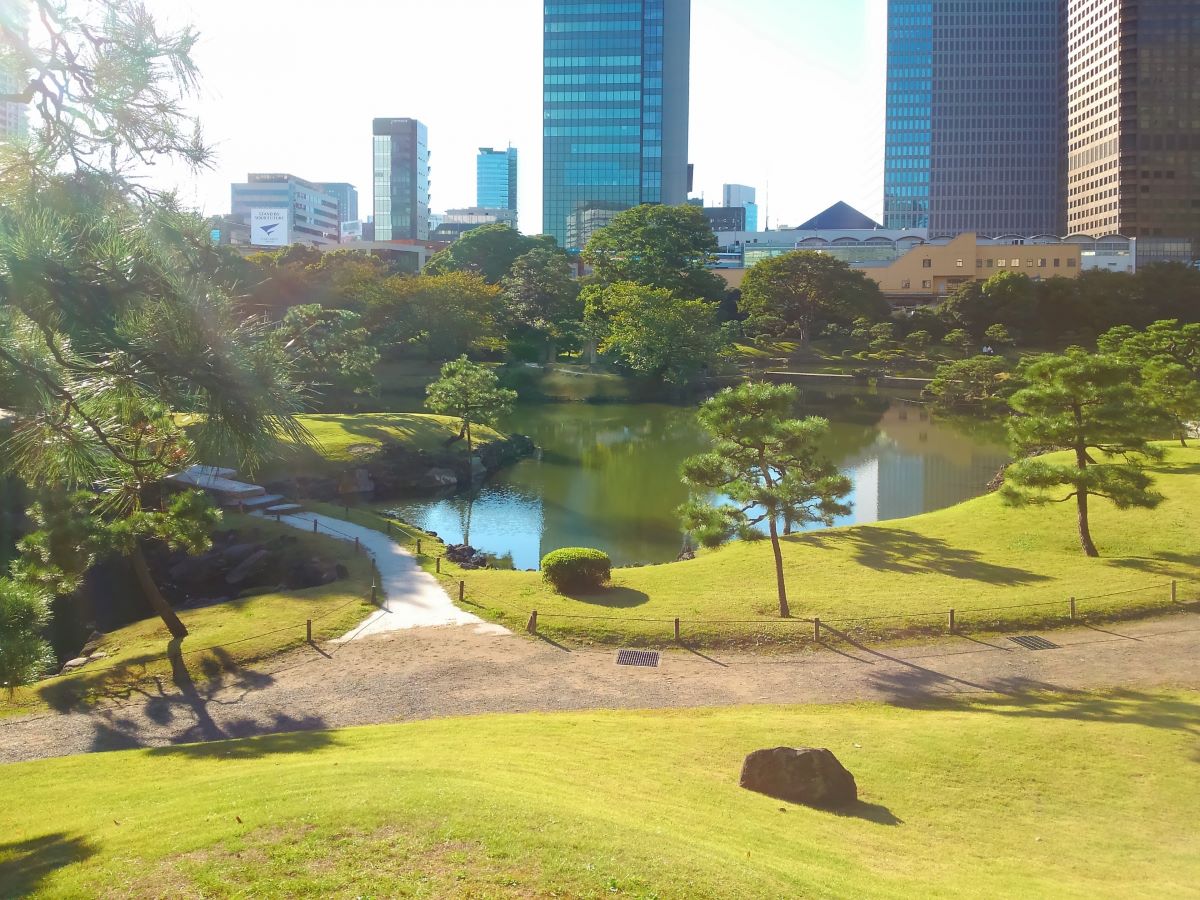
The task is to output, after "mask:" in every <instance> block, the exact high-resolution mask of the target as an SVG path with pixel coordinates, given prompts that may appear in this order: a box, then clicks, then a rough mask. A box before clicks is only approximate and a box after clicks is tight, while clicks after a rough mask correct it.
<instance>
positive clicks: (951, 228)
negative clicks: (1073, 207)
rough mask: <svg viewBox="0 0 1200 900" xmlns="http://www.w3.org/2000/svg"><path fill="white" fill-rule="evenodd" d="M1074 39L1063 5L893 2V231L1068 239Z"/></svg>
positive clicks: (889, 220) (1023, 0) (888, 221)
mask: <svg viewBox="0 0 1200 900" xmlns="http://www.w3.org/2000/svg"><path fill="white" fill-rule="evenodd" d="M1080 5H1085V4H1084V3H1082V2H1081V3H1080ZM1088 5H1094V3H1093V2H1092V0H1088ZM1064 38H1065V30H1064V22H1063V3H1062V0H986V2H985V0H971V2H963V0H889V2H888V58H887V123H886V134H887V138H886V143H887V149H886V153H885V161H884V225H885V227H887V228H928V229H929V233H930V234H931V235H933V236H938V235H953V234H959V233H961V232H964V231H976V232H981V233H984V234H989V235H996V234H1005V233H1008V234H1023V235H1034V234H1057V233H1059V232H1060V230H1061V229H1062V227H1063V223H1064V219H1065V210H1064V209H1063V198H1064V190H1063V181H1064V176H1065V157H1064V153H1063V140H1064V133H1063V132H1064V128H1063V123H1064V118H1065V116H1064V105H1065V104H1064V100H1065V92H1064V76H1065V65H1064V58H1065V40H1064Z"/></svg>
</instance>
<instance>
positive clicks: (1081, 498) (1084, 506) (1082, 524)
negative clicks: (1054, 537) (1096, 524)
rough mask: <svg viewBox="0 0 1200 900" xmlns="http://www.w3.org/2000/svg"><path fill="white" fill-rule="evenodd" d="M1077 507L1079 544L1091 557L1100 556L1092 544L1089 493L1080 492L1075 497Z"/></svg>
mask: <svg viewBox="0 0 1200 900" xmlns="http://www.w3.org/2000/svg"><path fill="white" fill-rule="evenodd" d="M1075 505H1076V506H1077V507H1078V509H1079V543H1080V544H1082V545H1083V552H1084V553H1086V554H1087V555H1088V556H1091V557H1096V556H1099V555H1100V551H1099V550H1097V549H1096V545H1095V544H1094V543H1092V529H1091V527H1090V526H1089V525H1088V494H1087V491H1080V492H1079V493H1078V494H1076V495H1075Z"/></svg>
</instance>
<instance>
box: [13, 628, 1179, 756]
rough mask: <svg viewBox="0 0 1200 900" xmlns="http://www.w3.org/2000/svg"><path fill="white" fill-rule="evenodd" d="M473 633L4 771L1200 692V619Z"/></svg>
mask: <svg viewBox="0 0 1200 900" xmlns="http://www.w3.org/2000/svg"><path fill="white" fill-rule="evenodd" d="M474 631H475V630H474V629H472V628H454V627H449V628H422V629H413V630H405V631H396V632H391V633H388V634H382V635H377V636H374V637H371V638H369V639H366V640H361V641H354V642H350V643H343V644H331V645H327V646H326V647H324V648H320V649H318V648H304V649H302V650H298V651H295V652H293V653H290V654H287V655H284V656H281V657H277V658H275V659H274V660H271V661H268V662H267V663H265V664H264V665H263V666H262V667H260V668H250V669H238V670H234V671H230V672H227V673H225V674H224V675H223V676H222V677H221V678H219V679H217V680H214V681H209V682H204V683H200V684H191V683H187V684H183V685H176V684H173V683H171V681H170V680H169V679H163V680H162V682H160V683H159V684H158V685H157V686H156V685H154V684H151V685H149V686H148V687H145V688H144V689H143V690H141V691H138V692H136V693H134V694H132V695H131V696H130V697H129V698H128V699H127V700H124V701H122V702H120V703H118V704H114V705H111V706H107V707H104V708H99V709H95V710H89V711H86V712H75V713H68V714H46V715H40V716H32V717H27V718H24V719H9V720H0V761H5V762H12V761H17V760H24V759H36V758H41V757H47V756H60V755H65V754H71V753H82V752H88V751H96V750H113V749H122V748H127V747H142V746H161V745H166V744H176V743H190V742H195V741H206V740H220V739H223V738H230V737H243V736H247V735H254V734H265V733H271V732H279V731H296V730H307V729H320V728H335V727H342V726H347V725H364V724H371V723H382V722H397V721H404V720H411V719H423V718H430V717H437V716H456V715H474V714H480V713H494V712H526V711H552V710H580V709H598V708H622V709H631V708H632V709H641V708H662V707H696V706H724V705H736V704H747V703H781V704H782V703H813V702H842V701H850V700H885V701H894V702H906V701H912V700H914V699H921V698H928V697H935V696H939V695H945V694H970V693H985V692H1009V693H1016V692H1023V691H1036V690H1053V691H1079V690H1089V689H1100V688H1121V689H1125V690H1131V691H1132V690H1139V689H1148V688H1154V687H1161V686H1164V685H1177V686H1182V687H1191V688H1200V614H1194V613H1188V614H1180V615H1175V616H1171V617H1168V618H1163V619H1157V620H1151V621H1142V622H1137V623H1128V624H1122V625H1115V626H1107V625H1106V626H1103V627H1095V628H1086V627H1085V628H1077V629H1072V630H1069V631H1055V632H1049V633H1048V634H1047V635H1046V636H1047V637H1048V638H1049V639H1050V640H1052V641H1053V642H1054V643H1056V644H1059V645H1060V648H1059V649H1054V650H1042V651H1030V650H1025V649H1022V648H1020V647H1018V646H1017V645H1015V644H1013V643H1012V642H1010V641H1009V640H1007V639H1005V638H986V639H981V638H968V637H961V638H946V639H943V640H939V641H936V642H931V643H928V644H922V645H914V646H907V647H903V648H899V649H872V648H861V647H855V646H850V645H839V646H836V647H830V648H829V649H827V650H824V651H822V652H819V653H815V654H814V653H808V654H800V655H793V656H751V655H743V654H725V653H719V652H712V653H708V654H705V653H700V652H689V651H687V650H677V651H672V652H670V653H668V654H665V655H664V657H663V660H662V665H661V667H660V668H658V669H630V668H625V667H618V666H616V665H615V664H614V656H615V652H614V651H611V650H595V649H589V650H577V649H570V648H564V647H560V646H558V645H556V644H552V643H549V642H546V641H541V640H533V639H528V638H525V637H523V636H516V635H512V634H484V635H480V634H476V633H474Z"/></svg>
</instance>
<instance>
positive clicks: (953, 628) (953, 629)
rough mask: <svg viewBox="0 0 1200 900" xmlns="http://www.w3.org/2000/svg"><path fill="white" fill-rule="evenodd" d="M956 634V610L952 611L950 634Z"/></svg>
mask: <svg viewBox="0 0 1200 900" xmlns="http://www.w3.org/2000/svg"><path fill="white" fill-rule="evenodd" d="M954 632H955V624H954V610H950V633H951V634H954Z"/></svg>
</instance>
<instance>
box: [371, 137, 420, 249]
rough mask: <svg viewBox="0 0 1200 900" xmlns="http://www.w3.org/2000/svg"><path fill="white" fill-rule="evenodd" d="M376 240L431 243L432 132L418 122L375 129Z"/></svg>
mask: <svg viewBox="0 0 1200 900" xmlns="http://www.w3.org/2000/svg"><path fill="white" fill-rule="evenodd" d="M372 134H373V136H374V137H373V141H374V144H373V152H374V159H373V163H374V170H373V171H374V176H373V180H374V188H375V240H377V241H399V240H410V241H427V240H429V132H428V130H427V129H426V128H425V126H424V125H423V124H422V123H420V122H418V121H417V120H416V119H376V120H375V121H374V123H373V127H372Z"/></svg>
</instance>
